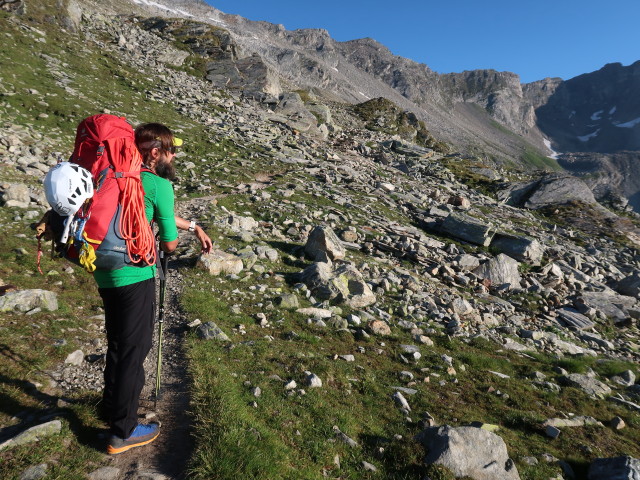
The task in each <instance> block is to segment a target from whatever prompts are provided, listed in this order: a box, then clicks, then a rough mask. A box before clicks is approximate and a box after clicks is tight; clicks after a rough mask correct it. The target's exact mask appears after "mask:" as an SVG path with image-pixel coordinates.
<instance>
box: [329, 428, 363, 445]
mask: <svg viewBox="0 0 640 480" xmlns="http://www.w3.org/2000/svg"><path fill="white" fill-rule="evenodd" d="M333 431H334V432H335V434H336V437H338V439H339V440H341V441H342V442H344V443H346V444H347V445H349V446H350V447H351V448H356V447H357V446H358V443H357V442H356V441H355V440H353V439H352V438H351V437H349V436H348V435H347V434H346V433H344V432H342V431H340V428H338V426H337V425H334V426H333Z"/></svg>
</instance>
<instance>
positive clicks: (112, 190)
mask: <svg viewBox="0 0 640 480" xmlns="http://www.w3.org/2000/svg"><path fill="white" fill-rule="evenodd" d="M69 162H71V163H77V164H78V165H80V166H81V167H83V168H85V169H87V170H88V171H89V172H91V176H92V177H93V183H94V194H93V198H92V199H91V200H89V201H87V202H86V203H85V204H84V205H83V207H81V208H80V210H79V211H78V213H76V214H75V216H74V217H73V219H72V220H71V221H72V222H73V223H72V224H71V225H72V226H71V229H70V230H71V233H70V235H69V239H68V240H67V241H66V242H65V245H64V246H63V248H64V250H63V251H62V252H61V253H62V254H63V255H64V256H65V257H66V258H67V259H69V260H71V261H73V262H74V263H78V264H80V265H82V266H83V267H85V269H86V270H87V271H88V272H93V271H95V270H96V269H100V270H117V269H119V268H121V267H123V266H125V265H131V264H134V265H141V266H144V265H152V264H154V263H155V260H156V253H155V240H154V236H153V230H152V228H151V225H150V224H149V221H148V220H147V218H146V215H145V204H144V191H143V188H142V181H141V179H140V172H141V167H142V156H141V155H140V152H139V151H138V149H137V148H136V145H135V137H134V132H133V128H132V127H131V125H129V123H128V122H127V121H126V120H125V118H124V117H116V116H114V115H107V114H100V115H94V116H92V117H88V118H86V119H84V120H83V121H82V122H81V123H80V125H78V129H77V133H76V141H75V148H74V151H73V155H72V156H71V158H70V159H69ZM144 171H148V170H146V169H145V170H144ZM52 213H54V212H52ZM54 215H55V213H54ZM54 223H55V222H54ZM56 230H57V229H56V228H54V234H55V233H57V232H56ZM56 237H57V238H58V240H59V239H60V236H59V235H56Z"/></svg>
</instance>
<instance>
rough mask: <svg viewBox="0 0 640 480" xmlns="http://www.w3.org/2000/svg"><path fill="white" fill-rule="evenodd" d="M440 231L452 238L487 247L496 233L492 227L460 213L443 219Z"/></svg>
mask: <svg viewBox="0 0 640 480" xmlns="http://www.w3.org/2000/svg"><path fill="white" fill-rule="evenodd" d="M440 230H441V231H442V232H443V233H445V234H447V235H450V236H451V237H453V238H459V239H460V240H464V241H465V242H470V243H474V244H476V245H483V246H485V247H488V246H489V244H490V243H491V240H492V239H493V235H494V234H495V233H496V230H495V228H494V227H493V225H489V224H486V223H484V222H482V221H481V220H478V219H477V218H473V217H471V216H469V215H465V214H462V213H452V214H451V215H449V216H448V217H447V218H445V219H444V221H443V222H442V225H441V226H440Z"/></svg>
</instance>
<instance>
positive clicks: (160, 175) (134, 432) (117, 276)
mask: <svg viewBox="0 0 640 480" xmlns="http://www.w3.org/2000/svg"><path fill="white" fill-rule="evenodd" d="M135 142H136V146H137V147H138V150H140V153H141V155H142V158H143V162H144V167H145V169H146V170H148V171H143V172H142V173H141V174H140V177H141V180H142V186H143V188H144V192H145V193H144V200H145V212H146V217H147V219H149V221H151V220H153V221H155V222H156V224H157V226H158V230H159V233H158V237H159V240H160V248H161V249H162V251H164V252H166V253H171V252H173V251H174V250H175V249H176V247H177V246H178V229H181V230H189V231H190V232H193V233H195V235H196V237H197V238H198V240H199V241H200V244H201V246H202V251H203V252H205V253H208V252H209V251H211V247H212V243H211V239H210V238H209V237H208V235H207V234H206V233H205V232H204V230H203V229H202V228H200V227H199V226H198V225H196V223H195V221H191V222H189V221H188V220H185V219H183V218H180V217H178V216H175V213H174V194H173V186H172V185H171V182H170V180H173V179H174V178H175V167H174V165H173V161H174V159H175V156H176V148H178V147H180V146H181V145H182V140H180V139H179V138H176V137H174V136H173V134H172V133H171V130H169V129H168V128H167V127H165V126H164V125H161V124H159V123H147V124H144V125H141V126H139V127H138V128H136V130H135ZM155 272H156V266H155V265H150V266H149V265H146V266H135V265H130V266H129V265H127V266H124V267H122V268H120V269H118V270H112V271H103V270H96V272H95V273H94V278H95V279H96V282H97V284H98V292H99V293H100V296H101V297H102V301H103V303H104V310H105V325H106V330H107V342H108V347H107V357H106V367H105V371H104V380H105V388H104V392H103V411H104V413H105V414H106V416H107V417H108V421H109V424H110V433H111V436H110V439H109V444H108V446H107V453H109V454H112V455H116V454H119V453H123V452H126V451H127V450H129V449H131V448H134V447H140V446H142V445H146V444H148V443H151V442H152V441H154V440H155V439H156V438H157V436H158V434H159V433H160V429H159V424H158V423H148V424H142V423H138V404H139V399H140V393H141V391H142V388H143V386H144V368H143V363H144V359H145V358H146V356H147V354H148V353H149V350H150V349H151V343H152V337H153V322H154V318H155Z"/></svg>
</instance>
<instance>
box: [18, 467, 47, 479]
mask: <svg viewBox="0 0 640 480" xmlns="http://www.w3.org/2000/svg"><path fill="white" fill-rule="evenodd" d="M48 468H49V465H47V464H46V463H41V464H39V465H32V466H31V467H29V468H27V469H26V470H25V471H24V472H22V473H21V474H20V480H40V479H41V478H44V477H46V476H47V469H48Z"/></svg>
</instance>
